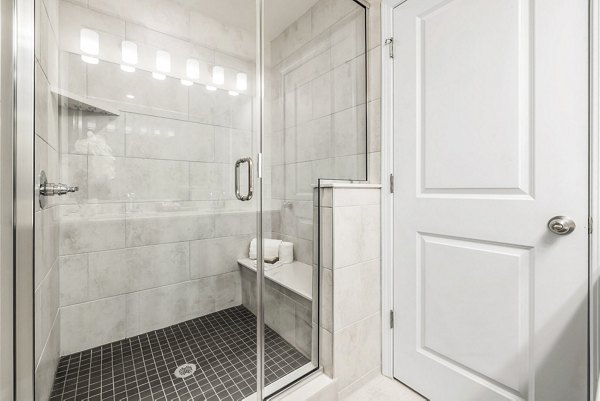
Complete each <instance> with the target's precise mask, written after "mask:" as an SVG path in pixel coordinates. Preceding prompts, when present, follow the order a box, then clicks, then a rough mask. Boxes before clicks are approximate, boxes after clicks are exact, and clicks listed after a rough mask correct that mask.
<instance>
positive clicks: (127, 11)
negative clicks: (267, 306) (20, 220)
mask: <svg viewBox="0 0 600 401" xmlns="http://www.w3.org/2000/svg"><path fill="white" fill-rule="evenodd" d="M27 1H28V0H27ZM32 4H33V1H32ZM234 9H235V10H236V12H235V13H232V12H231V10H234ZM255 10H256V4H255V2H254V1H250V0H249V1H242V2H239V1H233V0H232V1H223V2H197V1H184V0H181V1H172V0H159V1H156V2H153V6H152V7H151V8H149V7H148V4H147V2H146V1H142V0H139V1H128V2H125V3H124V2H121V1H117V0H109V1H104V0H103V1H96V0H90V1H85V2H73V1H68V0H58V1H56V0H40V1H37V2H35V16H36V20H35V31H36V40H35V42H36V43H35V89H36V90H35V105H36V107H35V135H34V137H35V177H36V184H35V186H36V188H37V191H36V195H35V199H34V201H35V202H34V203H35V211H34V216H33V217H34V220H35V223H34V229H35V230H34V231H35V244H36V249H35V280H34V281H35V282H34V283H33V287H34V288H33V289H32V291H31V297H32V298H33V299H35V313H34V316H33V317H32V319H33V320H34V322H35V383H36V385H35V387H36V399H39V400H48V399H70V397H73V398H80V399H119V400H120V399H145V398H153V399H166V400H173V399H190V398H191V399H218V400H241V399H243V398H245V397H247V396H251V395H252V394H253V393H255V392H256V389H257V356H256V350H257V325H256V316H255V313H256V310H255V309H254V310H253V309H252V307H251V306H250V305H244V304H243V302H242V298H243V297H242V295H243V286H244V283H243V280H242V275H243V274H245V273H244V272H246V271H256V270H257V268H256V261H255V260H254V264H252V262H249V263H246V265H249V267H247V266H245V265H244V264H243V263H242V262H244V261H246V262H248V261H249V260H250V259H249V256H250V255H251V253H252V252H256V249H257V247H256V244H257V243H260V238H259V236H258V233H257V221H259V220H258V218H259V217H260V213H259V211H260V204H261V203H260V200H261V193H260V191H259V190H258V188H260V187H259V182H256V183H254V182H253V179H256V175H257V163H258V161H257V154H259V153H260V137H259V133H260V131H259V130H258V128H257V124H258V111H259V108H258V105H259V102H258V99H257V96H258V94H257V92H256V87H257V80H258V77H257V76H256V71H257V68H256V66H257V57H256V36H257V35H256V18H255ZM31 152H32V154H33V149H31ZM42 172H43V174H42ZM42 177H45V180H44V179H43V178H42ZM60 184H64V186H61V185H60ZM253 184H254V185H253ZM255 185H256V187H257V189H254V190H253V188H252V187H253V186H255ZM257 238H258V241H257ZM252 244H254V247H253V246H252ZM252 269H254V270H252Z"/></svg>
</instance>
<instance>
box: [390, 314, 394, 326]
mask: <svg viewBox="0 0 600 401" xmlns="http://www.w3.org/2000/svg"><path fill="white" fill-rule="evenodd" d="M393 328H394V311H393V310H391V311H390V329H393Z"/></svg>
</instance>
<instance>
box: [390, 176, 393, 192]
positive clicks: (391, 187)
mask: <svg viewBox="0 0 600 401" xmlns="http://www.w3.org/2000/svg"><path fill="white" fill-rule="evenodd" d="M390 193H391V194H393V193H394V174H390Z"/></svg>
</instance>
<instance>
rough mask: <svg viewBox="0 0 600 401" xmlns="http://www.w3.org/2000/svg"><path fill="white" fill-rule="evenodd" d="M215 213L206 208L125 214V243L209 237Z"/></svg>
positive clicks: (213, 230) (211, 232) (134, 243)
mask: <svg viewBox="0 0 600 401" xmlns="http://www.w3.org/2000/svg"><path fill="white" fill-rule="evenodd" d="M214 227H215V216H214V215H213V214H212V213H211V212H210V211H200V210H197V211H182V212H163V213H149V212H145V213H144V212H142V213H135V212H129V213H128V214H127V228H126V233H127V234H126V235H127V246H140V245H152V244H164V243H168V242H178V241H192V240H199V239H204V238H212V237H213V236H214V234H215V228H214Z"/></svg>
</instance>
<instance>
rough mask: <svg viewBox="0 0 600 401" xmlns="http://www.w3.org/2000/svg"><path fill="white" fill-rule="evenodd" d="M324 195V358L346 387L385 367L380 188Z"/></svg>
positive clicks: (352, 188) (357, 188)
mask: <svg viewBox="0 0 600 401" xmlns="http://www.w3.org/2000/svg"><path fill="white" fill-rule="evenodd" d="M321 196H322V198H321V249H322V262H321V271H320V273H321V281H320V282H321V322H320V327H321V328H320V330H321V331H320V334H321V364H322V366H323V368H324V371H325V373H326V374H328V375H329V376H330V377H332V378H335V379H336V380H337V386H338V391H339V392H340V393H344V392H347V391H348V389H351V388H353V387H354V386H356V385H357V384H358V383H361V382H362V381H363V380H365V379H367V378H370V377H371V375H373V374H375V373H377V372H379V371H380V370H381V306H380V303H381V295H380V292H381V284H380V280H381V257H380V246H381V245H380V188H379V187H378V185H371V186H368V185H362V186H360V185H355V186H353V185H351V184H350V185H346V186H341V185H340V186H333V187H332V188H325V189H323V190H322V195H321Z"/></svg>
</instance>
